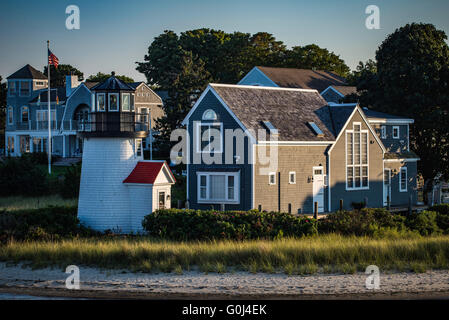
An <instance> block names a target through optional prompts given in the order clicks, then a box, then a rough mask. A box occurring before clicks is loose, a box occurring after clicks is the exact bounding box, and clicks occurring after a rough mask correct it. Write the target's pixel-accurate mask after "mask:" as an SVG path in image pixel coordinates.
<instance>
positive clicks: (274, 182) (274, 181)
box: [268, 172, 276, 185]
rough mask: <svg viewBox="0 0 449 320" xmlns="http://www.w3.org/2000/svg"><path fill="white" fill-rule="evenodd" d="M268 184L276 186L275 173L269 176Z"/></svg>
mask: <svg viewBox="0 0 449 320" xmlns="http://www.w3.org/2000/svg"><path fill="white" fill-rule="evenodd" d="M268 184H269V185H274V184H276V173H275V172H270V173H269V174H268Z"/></svg>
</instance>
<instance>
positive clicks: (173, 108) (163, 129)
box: [155, 52, 211, 157]
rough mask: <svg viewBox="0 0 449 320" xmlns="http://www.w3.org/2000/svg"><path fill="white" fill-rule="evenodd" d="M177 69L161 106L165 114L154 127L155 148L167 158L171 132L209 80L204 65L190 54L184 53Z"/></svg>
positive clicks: (170, 144) (177, 125) (179, 123)
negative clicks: (155, 133)
mask: <svg viewBox="0 0 449 320" xmlns="http://www.w3.org/2000/svg"><path fill="white" fill-rule="evenodd" d="M179 69H180V71H179V73H178V74H177V76H176V78H175V79H174V81H173V84H172V86H171V87H170V89H169V90H168V96H169V97H168V99H167V101H165V103H164V105H163V109H164V113H165V114H164V116H163V117H161V118H160V119H158V120H156V127H155V129H156V131H158V132H159V136H158V139H157V140H156V141H155V148H157V149H158V150H159V151H160V152H161V154H162V155H164V156H167V157H168V156H169V152H170V149H171V146H172V145H173V144H174V142H170V134H171V132H172V131H173V130H175V129H177V128H179V127H180V125H181V122H182V120H183V119H184V118H185V116H186V115H187V113H188V112H189V111H190V109H191V108H192V106H193V104H194V102H195V101H196V100H197V99H198V97H199V95H200V94H201V92H202V91H203V90H204V89H205V88H206V86H207V84H208V83H209V82H210V79H211V78H210V74H209V72H208V71H207V70H206V68H205V63H204V62H203V61H201V59H199V58H198V57H194V56H193V54H192V52H184V54H183V56H182V59H181V65H180V66H179Z"/></svg>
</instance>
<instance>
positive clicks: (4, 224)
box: [0, 207, 90, 241]
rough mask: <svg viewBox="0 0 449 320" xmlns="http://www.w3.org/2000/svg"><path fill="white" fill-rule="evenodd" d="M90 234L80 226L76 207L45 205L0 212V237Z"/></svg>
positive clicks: (19, 237) (26, 237)
mask: <svg viewBox="0 0 449 320" xmlns="http://www.w3.org/2000/svg"><path fill="white" fill-rule="evenodd" d="M78 234H82V235H84V234H90V230H88V229H86V228H84V227H82V226H80V224H79V220H78V218H77V208H76V207H47V208H41V209H28V210H17V211H13V212H7V211H2V212H0V239H1V240H2V241H6V240H8V239H10V238H14V239H17V240H24V239H48V238H55V236H62V237H67V236H74V235H78Z"/></svg>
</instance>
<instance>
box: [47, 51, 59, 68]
mask: <svg viewBox="0 0 449 320" xmlns="http://www.w3.org/2000/svg"><path fill="white" fill-rule="evenodd" d="M48 64H49V65H50V64H52V65H54V66H55V68H57V67H58V64H59V59H58V57H57V56H55V55H54V54H53V53H52V52H51V51H50V50H48Z"/></svg>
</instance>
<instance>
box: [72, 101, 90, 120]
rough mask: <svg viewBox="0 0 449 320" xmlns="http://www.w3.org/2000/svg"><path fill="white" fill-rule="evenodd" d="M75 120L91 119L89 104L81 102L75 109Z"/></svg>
mask: <svg viewBox="0 0 449 320" xmlns="http://www.w3.org/2000/svg"><path fill="white" fill-rule="evenodd" d="M73 120H77V121H82V122H87V121H88V120H89V106H88V105H86V104H80V105H79V106H78V107H77V108H76V110H75V113H74V116H73Z"/></svg>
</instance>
